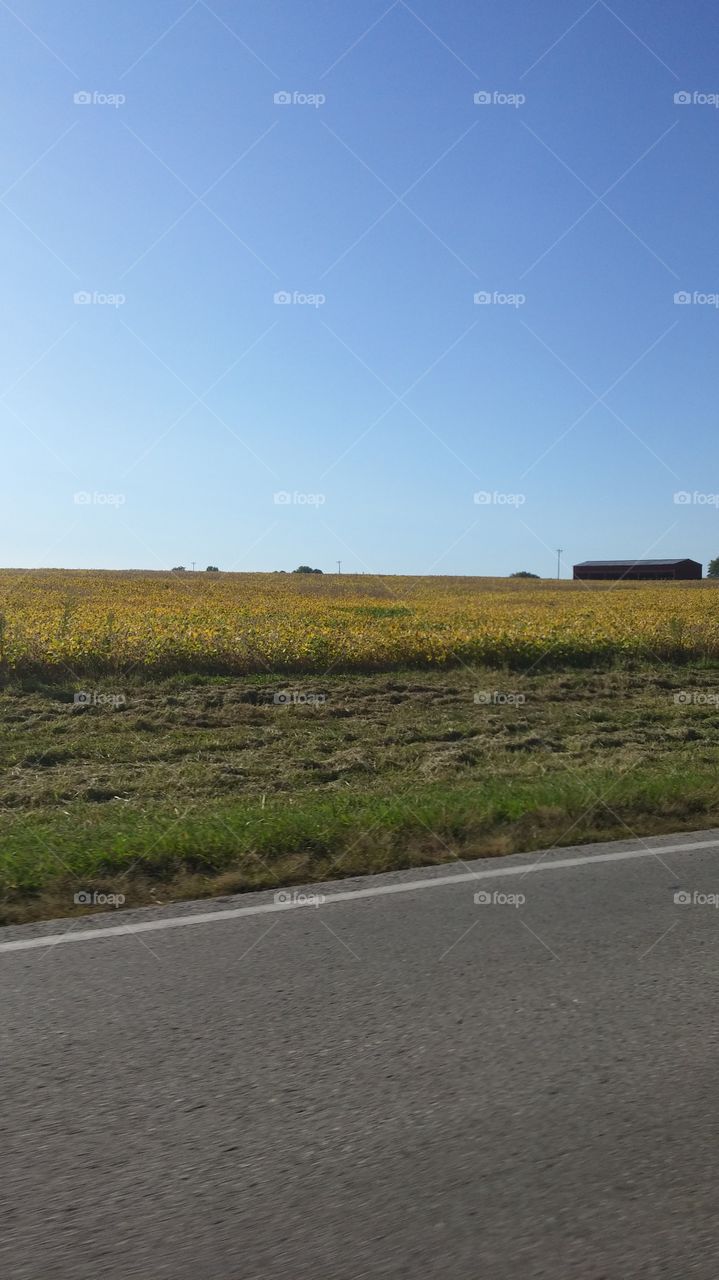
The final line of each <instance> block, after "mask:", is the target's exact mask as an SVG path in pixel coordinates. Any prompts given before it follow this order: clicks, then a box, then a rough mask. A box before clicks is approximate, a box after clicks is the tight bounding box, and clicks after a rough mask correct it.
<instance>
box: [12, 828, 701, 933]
mask: <svg viewBox="0 0 719 1280" xmlns="http://www.w3.org/2000/svg"><path fill="white" fill-rule="evenodd" d="M718 847H719V840H695V841H692V842H690V843H687V844H664V845H657V847H656V848H655V849H652V848H649V847H648V846H644V847H642V848H641V849H620V850H619V851H616V852H614V853H588V854H585V855H584V856H583V857H580V858H552V859H547V858H542V859H541V860H539V861H537V862H522V863H519V864H518V865H517V866H511V867H488V868H487V870H486V871H467V872H457V873H456V874H455V875H451V876H435V877H434V878H433V879H431V880H401V881H400V882H399V883H397V884H381V885H375V886H374V887H372V888H369V889H346V890H340V891H339V892H338V893H328V894H326V895H325V898H324V902H323V903H322V905H323V906H331V905H332V903H333V902H354V900H355V899H357V898H384V897H387V896H389V894H391V893H417V892H418V890H420V889H445V888H447V886H448V885H455V884H467V883H468V882H471V881H473V880H494V879H499V878H500V877H502V876H524V875H527V873H528V872H532V873H534V874H537V873H539V872H540V871H563V870H565V869H566V868H567V867H586V866H589V865H590V864H592V863H596V862H627V861H629V860H630V859H635V858H653V857H656V855H657V854H664V853H696V852H697V851H698V850H699V849H716V848H718ZM278 892H279V890H278ZM287 892H288V893H292V892H293V890H292V889H288V890H287ZM298 892H299V890H298ZM310 892H311V889H307V888H305V889H303V890H302V893H303V894H307V893H310ZM308 909H310V908H308V906H307V905H306V904H305V903H303V902H262V903H257V905H256V906H250V907H233V908H232V909H231V910H230V911H202V912H197V914H195V915H190V914H188V915H185V916H170V917H169V919H159V920H143V921H141V922H138V923H137V924H119V925H111V926H110V927H109V928H107V929H86V930H85V931H84V933H83V932H80V933H78V932H74V931H73V932H70V931H68V932H67V933H51V934H43V935H42V936H41V937H37V938H22V939H19V940H18V941H16V942H0V951H33V950H35V949H36V948H38V947H57V946H60V945H61V944H62V943H64V942H68V943H69V942H91V941H94V940H95V939H96V938H116V937H120V936H121V935H122V934H129V933H156V932H158V931H159V930H160V929H182V928H184V927H185V926H187V925H195V924H221V923H222V922H223V921H224V920H239V919H241V917H242V916H264V915H268V914H270V913H271V912H273V911H300V910H302V911H307V910H308ZM315 909H316V908H315ZM75 923H77V920H75Z"/></svg>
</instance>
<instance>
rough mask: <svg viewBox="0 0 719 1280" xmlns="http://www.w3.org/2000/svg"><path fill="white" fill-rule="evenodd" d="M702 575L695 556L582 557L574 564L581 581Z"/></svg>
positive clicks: (691, 579)
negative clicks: (615, 558)
mask: <svg viewBox="0 0 719 1280" xmlns="http://www.w3.org/2000/svg"><path fill="white" fill-rule="evenodd" d="M701 576H702V566H701V565H700V564H699V563H698V561H696V560H583V561H582V563H581V564H575V566H574V577H575V578H578V579H580V580H581V581H592V580H594V581H619V580H620V579H626V580H627V581H632V582H634V581H636V580H637V579H640V578H641V579H649V580H655V581H656V580H660V579H665V580H672V579H674V580H676V581H682V582H686V581H694V580H696V579H697V578H701Z"/></svg>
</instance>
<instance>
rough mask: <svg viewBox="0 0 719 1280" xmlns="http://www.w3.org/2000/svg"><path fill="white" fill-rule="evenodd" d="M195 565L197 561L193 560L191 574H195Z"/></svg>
mask: <svg viewBox="0 0 719 1280" xmlns="http://www.w3.org/2000/svg"><path fill="white" fill-rule="evenodd" d="M196 564H197V561H196V560H193V561H192V572H193V573H194V572H195V565H196Z"/></svg>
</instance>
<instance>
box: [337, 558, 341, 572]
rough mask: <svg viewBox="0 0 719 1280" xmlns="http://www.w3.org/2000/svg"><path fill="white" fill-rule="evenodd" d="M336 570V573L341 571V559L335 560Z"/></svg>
mask: <svg viewBox="0 0 719 1280" xmlns="http://www.w3.org/2000/svg"><path fill="white" fill-rule="evenodd" d="M337 572H338V573H341V572H342V561H341V560H338V561H337Z"/></svg>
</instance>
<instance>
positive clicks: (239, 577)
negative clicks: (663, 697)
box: [0, 570, 719, 677]
mask: <svg viewBox="0 0 719 1280" xmlns="http://www.w3.org/2000/svg"><path fill="white" fill-rule="evenodd" d="M623 655H624V656H635V657H647V658H652V657H655V658H659V659H664V660H666V659H677V658H679V659H681V658H684V657H687V658H689V657H691V658H702V657H706V658H717V657H719V592H718V591H717V587H716V586H715V584H714V583H712V582H696V583H678V584H675V583H670V582H660V583H642V582H637V583H626V584H622V583H603V584H592V585H590V586H588V585H586V584H583V583H574V582H552V581H541V582H540V581H533V580H521V579H516V580H512V579H504V578H503V579H500V578H449V577H447V578H441V577H432V578H429V577H427V578H420V577H417V578H410V577H386V578H377V577H373V576H371V575H361V576H360V575H357V576H354V575H349V574H347V575H342V576H341V577H339V576H337V575H332V576H330V575H327V576H321V575H305V574H280V573H274V574H260V573H256V574H242V573H228V574H222V573H220V574H211V573H149V572H147V573H146V572H110V571H84V570H72V571H65V570H33V571H28V572H26V571H23V570H5V571H2V572H0V670H2V671H3V672H4V673H5V674H8V673H12V672H17V673H19V674H21V673H24V672H33V673H37V674H46V675H48V676H50V675H53V676H57V677H60V676H62V675H63V674H65V675H68V676H69V675H70V674H72V675H81V674H87V673H91V672H92V673H97V674H101V673H111V672H114V671H128V670H134V671H136V672H138V673H141V672H146V673H152V672H154V673H160V672H162V673H169V672H177V671H188V672H193V671H195V672H205V673H212V672H214V673H218V674H232V673H236V674H249V673H262V672H282V671H286V672H290V671H297V672H314V673H318V674H321V673H322V672H325V671H330V670H332V671H339V670H344V671H352V670H354V671H361V670H369V671H371V670H382V669H389V668H393V667H397V666H401V665H407V666H442V665H447V664H450V663H456V662H466V663H472V662H489V663H501V662H522V663H525V662H534V661H539V660H542V659H546V660H548V661H549V660H551V661H552V662H554V663H557V662H591V661H592V660H594V659H598V660H601V659H604V658H607V657H612V656H617V657H619V656H623Z"/></svg>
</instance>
